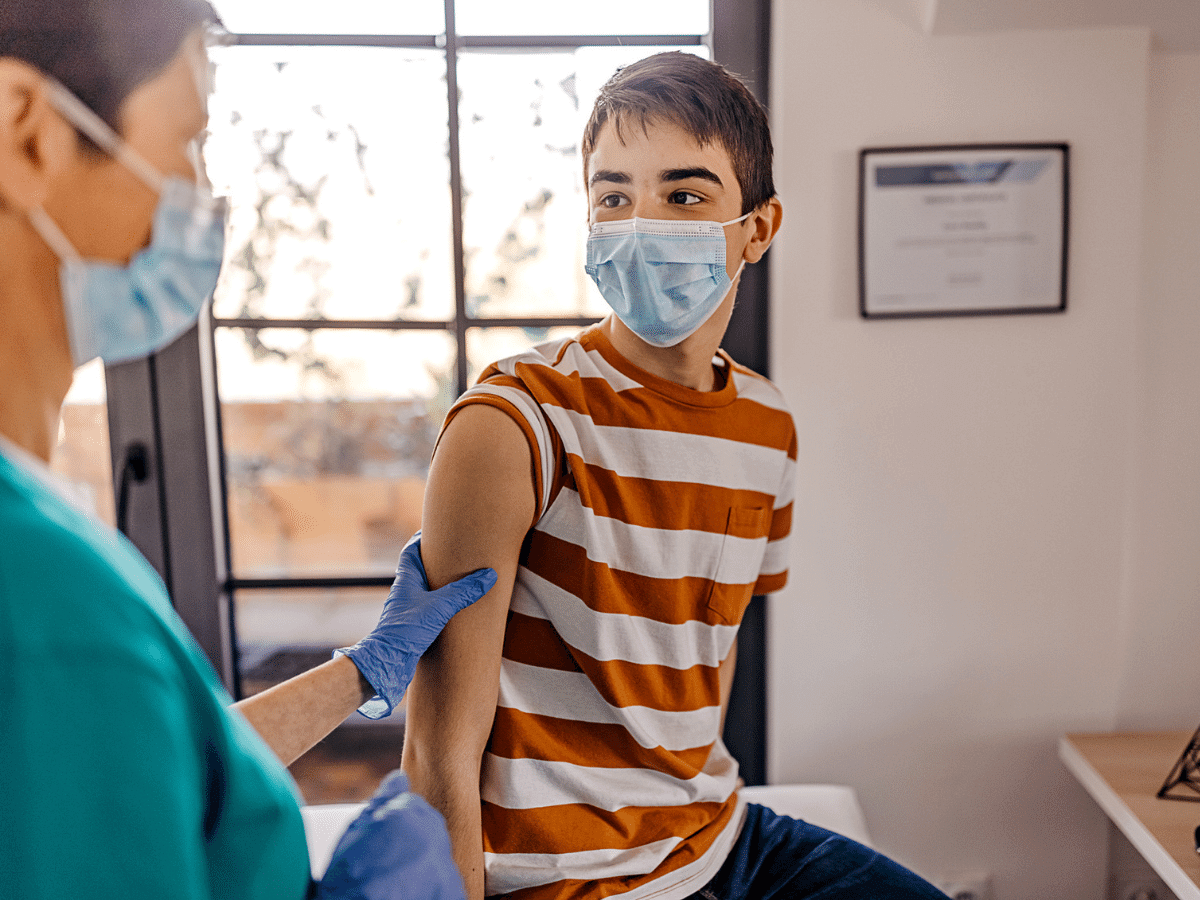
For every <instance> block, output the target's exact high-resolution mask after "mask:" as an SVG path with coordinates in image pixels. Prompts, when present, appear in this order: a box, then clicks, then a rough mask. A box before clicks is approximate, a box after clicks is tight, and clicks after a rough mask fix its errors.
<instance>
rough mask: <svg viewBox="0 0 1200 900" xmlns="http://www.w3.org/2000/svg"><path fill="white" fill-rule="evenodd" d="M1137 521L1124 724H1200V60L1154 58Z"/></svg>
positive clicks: (1121, 708)
mask: <svg viewBox="0 0 1200 900" xmlns="http://www.w3.org/2000/svg"><path fill="white" fill-rule="evenodd" d="M1150 72H1151V93H1150V121H1149V138H1148V141H1147V148H1148V151H1147V160H1146V162H1147V166H1146V209H1147V217H1146V229H1145V244H1144V248H1145V249H1144V259H1145V282H1144V289H1143V296H1142V311H1141V328H1142V330H1141V334H1140V350H1141V374H1142V381H1141V385H1142V402H1141V405H1140V408H1139V410H1138V420H1137V422H1138V428H1137V430H1138V445H1137V447H1138V456H1137V469H1136V471H1135V481H1134V486H1135V503H1136V506H1135V510H1134V511H1135V518H1134V531H1133V540H1132V552H1131V559H1130V566H1129V585H1130V589H1129V592H1128V598H1127V599H1128V603H1127V606H1126V609H1125V616H1126V618H1125V621H1124V622H1123V623H1122V627H1123V628H1124V630H1125V635H1124V641H1123V646H1122V651H1123V654H1124V658H1123V660H1122V666H1121V682H1120V685H1119V693H1118V695H1117V706H1116V720H1117V725H1118V727H1121V728H1129V729H1135V728H1147V729H1152V728H1172V727H1176V728H1192V727H1194V724H1195V722H1200V647H1198V646H1197V636H1198V635H1200V56H1178V55H1176V56H1171V55H1157V54H1156V55H1153V56H1151V67H1150Z"/></svg>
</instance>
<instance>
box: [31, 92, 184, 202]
mask: <svg viewBox="0 0 1200 900" xmlns="http://www.w3.org/2000/svg"><path fill="white" fill-rule="evenodd" d="M46 88H47V93H48V94H49V97H50V102H51V103H52V104H53V105H54V108H55V109H57V110H58V111H59V112H60V113H61V114H62V116H63V118H65V119H66V120H67V121H68V122H70V123H71V124H72V125H74V126H75V127H76V128H78V129H79V130H80V131H82V132H83V133H84V134H86V135H87V136H88V137H89V138H91V139H92V140H93V141H95V142H96V145H97V146H98V147H99V148H100V149H101V150H103V151H104V152H105V153H107V154H108V155H109V156H111V157H112V158H113V159H115V160H117V162H119V163H121V165H123V166H125V167H126V168H127V169H129V171H131V172H132V173H133V174H134V175H136V176H137V177H138V178H140V179H141V180H142V181H143V182H145V184H146V185H147V187H149V188H150V190H152V191H154V193H156V194H161V193H162V186H163V177H162V175H161V174H160V173H159V171H158V170H157V169H155V168H154V166H152V165H150V163H148V162H146V160H145V158H144V157H143V156H142V155H141V154H140V153H138V152H137V151H136V150H134V149H133V148H132V147H130V146H129V144H127V143H126V142H125V141H124V140H123V139H122V138H121V136H120V135H119V134H117V133H116V132H115V131H113V129H112V128H111V127H110V126H109V124H108V123H107V122H105V121H104V120H103V119H101V118H100V117H99V116H98V115H96V114H95V113H94V112H93V111H92V110H90V109H89V108H88V107H87V105H86V104H85V103H84V102H83V101H82V100H80V99H79V98H78V97H76V96H75V95H74V94H72V93H71V92H70V91H69V90H67V89H66V88H65V87H63V85H62V84H61V83H59V82H58V81H56V80H55V79H53V78H47V79H46Z"/></svg>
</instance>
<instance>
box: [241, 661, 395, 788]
mask: <svg viewBox="0 0 1200 900" xmlns="http://www.w3.org/2000/svg"><path fill="white" fill-rule="evenodd" d="M374 694H375V690H374V688H372V687H371V685H370V683H369V682H368V681H367V680H366V679H364V678H363V677H362V676H361V675H360V674H359V671H358V668H357V667H356V666H355V665H354V663H353V662H351V660H350V659H349V658H347V657H345V656H339V657H337V658H336V659H332V660H330V661H329V662H327V663H324V664H322V665H319V666H317V667H316V668H315V669H309V670H308V671H307V672H305V673H303V674H302V675H297V676H296V677H295V678H290V679H288V680H287V681H285V682H283V683H282V684H277V685H275V686H274V687H272V688H268V689H267V690H265V691H263V692H262V693H261V694H255V695H254V696H253V697H249V698H247V699H245V700H242V701H241V702H240V703H236V704H234V708H235V709H237V710H239V711H240V712H241V713H242V715H244V716H245V717H246V718H247V719H248V720H249V721H250V724H251V725H253V726H254V729H255V731H257V732H258V733H259V734H260V735H261V736H262V738H263V740H264V741H266V742H267V745H268V746H269V747H270V748H271V749H272V750H273V751H275V755H276V756H278V757H279V759H280V761H281V762H282V763H283V764H284V765H285V766H290V765H291V764H292V763H293V762H295V761H296V760H297V759H299V758H300V757H301V756H302V755H303V754H304V753H306V752H307V751H308V750H310V749H311V748H312V747H313V745H314V744H316V743H317V742H318V741H320V740H321V739H322V738H324V737H325V736H326V735H327V734H329V732H331V731H333V729H335V728H337V726H338V725H339V724H341V722H342V721H343V720H344V719H345V718H346V717H347V716H348V715H350V714H351V713H352V712H354V711H355V710H356V709H358V707H360V706H361V705H362V704H363V703H365V702H366V701H367V700H369V699H370V698H371V697H372V696H374Z"/></svg>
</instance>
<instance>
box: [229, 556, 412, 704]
mask: <svg viewBox="0 0 1200 900" xmlns="http://www.w3.org/2000/svg"><path fill="white" fill-rule="evenodd" d="M399 554H400V548H399V547H397V548H396V554H395V555H396V556H398V555H399ZM394 563H395V561H394V560H393V567H394ZM387 593H388V589H387V588H385V587H374V588H287V589H283V590H260V589H257V588H256V589H252V590H247V589H242V590H239V591H238V592H237V595H236V597H235V600H234V614H235V616H236V617H237V636H238V661H239V663H240V668H241V673H242V692H243V693H244V694H245V695H246V696H250V695H251V694H257V693H258V692H259V691H262V690H266V689H267V688H269V687H271V686H272V685H274V684H278V683H279V682H281V681H286V680H287V679H289V678H291V677H292V676H293V675H299V674H300V673H301V672H305V671H307V670H308V669H311V668H312V667H313V666H318V665H320V664H321V663H323V662H328V661H329V659H330V656H331V653H332V651H333V650H334V649H336V648H338V647H348V646H350V645H351V644H353V643H355V642H356V641H357V640H358V639H359V638H361V637H362V636H363V635H365V634H367V633H368V632H369V631H370V630H371V629H372V628H374V627H375V623H376V622H377V621H378V620H379V613H380V611H381V610H382V608H383V601H384V598H385V597H387Z"/></svg>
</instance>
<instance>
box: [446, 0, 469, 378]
mask: <svg viewBox="0 0 1200 900" xmlns="http://www.w3.org/2000/svg"><path fill="white" fill-rule="evenodd" d="M446 113H447V116H448V118H447V122H448V124H449V143H450V146H449V154H450V224H451V231H452V240H453V253H454V340H455V346H456V348H457V354H456V356H455V384H456V386H457V388H458V393H460V394H461V393H463V391H465V390H466V389H467V272H466V257H465V251H464V243H463V189H462V166H461V160H460V155H459V133H458V33H457V31H456V29H455V23H454V0H446Z"/></svg>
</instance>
